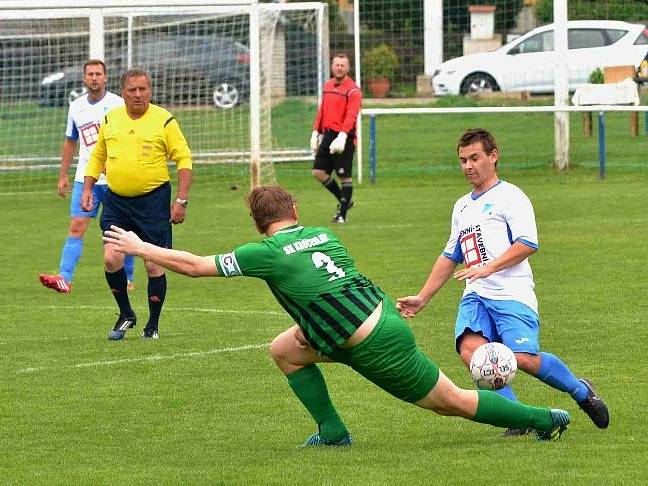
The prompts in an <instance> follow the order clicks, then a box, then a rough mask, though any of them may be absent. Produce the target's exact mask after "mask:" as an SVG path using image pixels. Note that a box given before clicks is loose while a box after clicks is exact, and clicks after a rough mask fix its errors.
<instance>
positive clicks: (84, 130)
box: [80, 123, 99, 147]
mask: <svg viewBox="0 0 648 486" xmlns="http://www.w3.org/2000/svg"><path fill="white" fill-rule="evenodd" d="M80 133H81V138H82V139H83V144H84V145H85V146H86V147H92V146H93V145H94V144H95V143H97V139H98V138H99V125H98V124H97V123H88V124H86V125H83V126H82V127H81V130H80Z"/></svg>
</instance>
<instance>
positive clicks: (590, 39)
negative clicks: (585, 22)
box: [567, 29, 608, 49]
mask: <svg viewBox="0 0 648 486" xmlns="http://www.w3.org/2000/svg"><path fill="white" fill-rule="evenodd" d="M567 39H568V41H567V43H568V46H569V49H587V48H592V47H604V46H606V45H608V42H607V39H606V36H605V31H604V30H603V29H569V32H568V33H567Z"/></svg>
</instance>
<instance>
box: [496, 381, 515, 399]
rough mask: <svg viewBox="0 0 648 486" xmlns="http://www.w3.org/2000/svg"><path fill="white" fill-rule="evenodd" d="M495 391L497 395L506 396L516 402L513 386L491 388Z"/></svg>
mask: <svg viewBox="0 0 648 486" xmlns="http://www.w3.org/2000/svg"><path fill="white" fill-rule="evenodd" d="M493 391H494V392H495V393H497V394H498V395H502V396H503V397H504V398H508V399H509V400H513V401H514V402H517V401H518V399H517V397H516V396H515V393H514V392H513V388H511V385H506V386H505V387H504V388H500V389H499V390H493Z"/></svg>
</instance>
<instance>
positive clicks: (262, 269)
mask: <svg viewBox="0 0 648 486" xmlns="http://www.w3.org/2000/svg"><path fill="white" fill-rule="evenodd" d="M214 259H215V260H216V267H217V268H218V275H219V276H220V277H240V276H243V277H257V278H261V279H264V280H266V279H268V278H269V277H270V275H271V272H272V255H271V251H270V249H269V248H268V246H266V245H263V244H261V243H248V244H247V245H243V246H239V247H238V248H236V249H235V250H234V251H232V252H230V253H221V254H220V255H215V256H214Z"/></svg>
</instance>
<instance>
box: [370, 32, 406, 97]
mask: <svg viewBox="0 0 648 486" xmlns="http://www.w3.org/2000/svg"><path fill="white" fill-rule="evenodd" d="M399 67H400V62H399V61H398V56H397V55H396V53H395V52H394V50H393V49H392V48H391V47H389V46H388V45H387V44H380V45H377V46H375V47H374V48H373V49H371V50H370V51H369V52H367V53H366V54H365V56H364V59H363V68H362V70H363V77H364V78H365V79H366V80H367V86H368V87H369V91H371V94H372V95H373V96H374V97H375V98H384V97H385V96H387V93H389V89H390V88H391V79H392V78H393V77H394V74H396V70H397V69H398V68H399Z"/></svg>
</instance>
